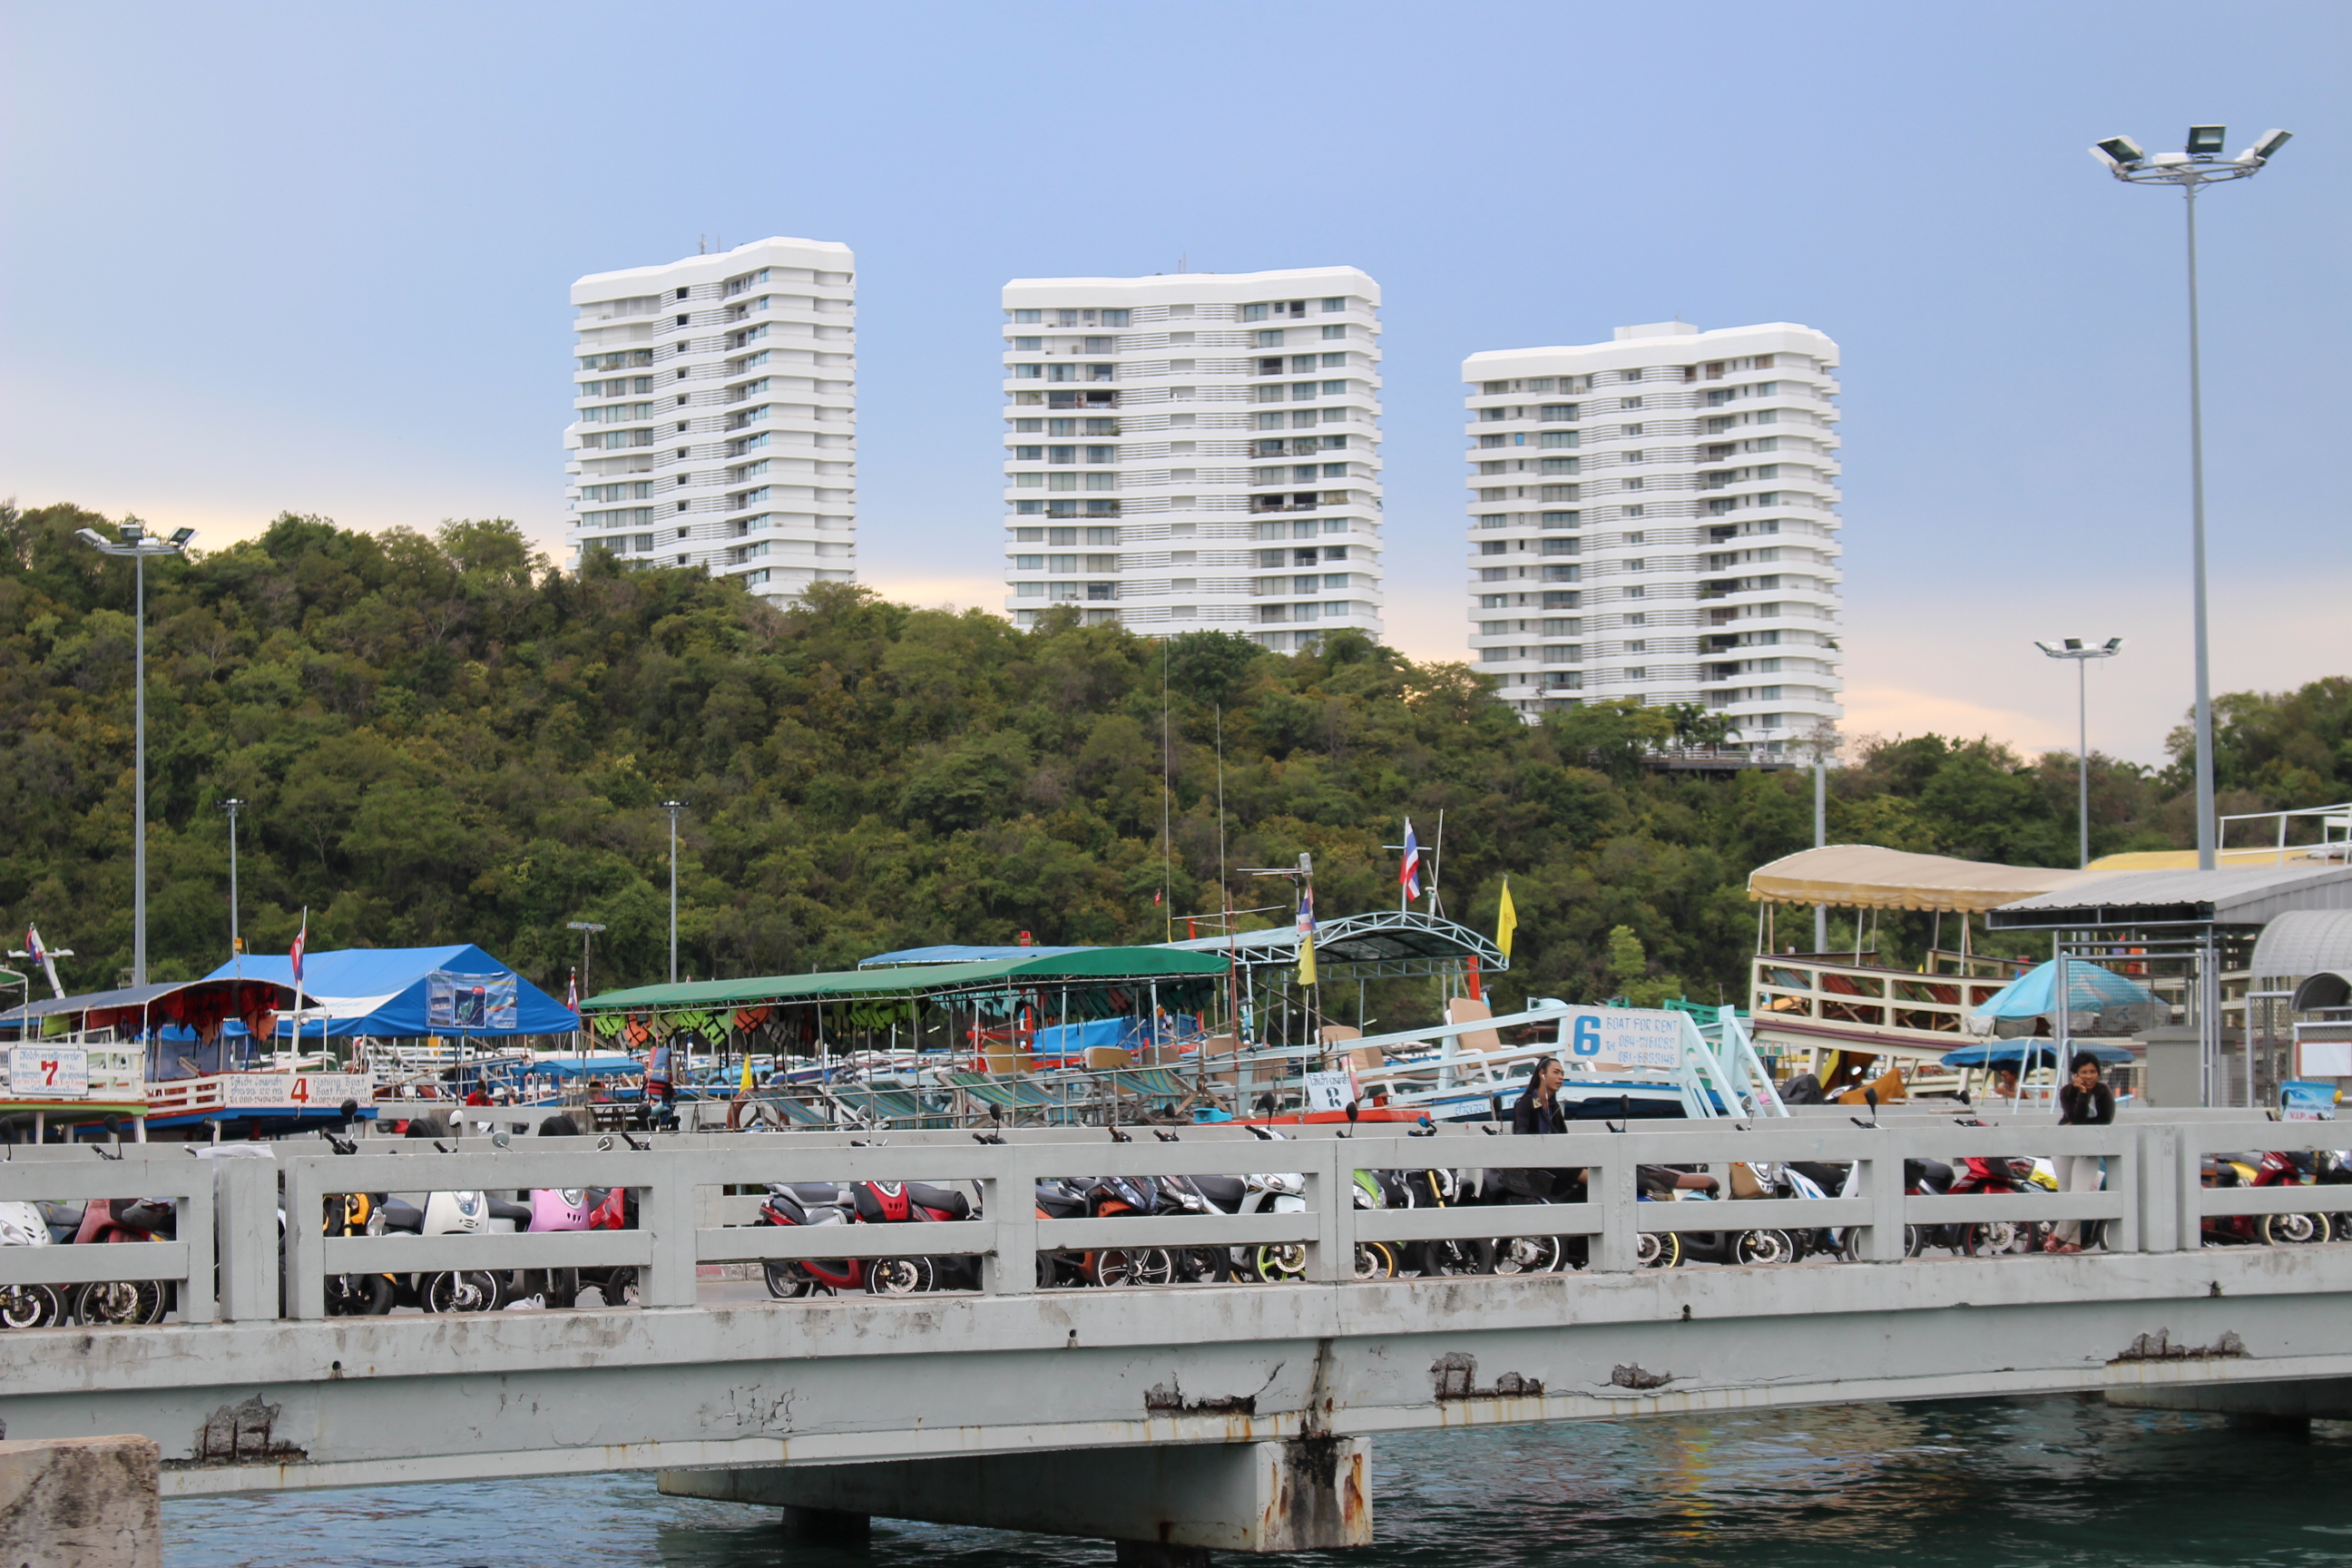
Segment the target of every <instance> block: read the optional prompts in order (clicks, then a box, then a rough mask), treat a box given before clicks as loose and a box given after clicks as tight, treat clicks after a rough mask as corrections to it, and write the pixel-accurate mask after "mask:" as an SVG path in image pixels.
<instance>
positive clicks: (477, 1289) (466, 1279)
mask: <svg viewBox="0 0 2352 1568" xmlns="http://www.w3.org/2000/svg"><path fill="white" fill-rule="evenodd" d="M498 1306H499V1277H498V1276H497V1275H495V1274H493V1273H491V1272H490V1271H489V1270H488V1269H487V1268H457V1269H450V1270H446V1271H445V1272H443V1273H439V1274H435V1275H432V1276H430V1277H428V1278H427V1279H425V1310H426V1311H428V1312H493V1311H496V1310H498Z"/></svg>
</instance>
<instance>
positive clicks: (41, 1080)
mask: <svg viewBox="0 0 2352 1568" xmlns="http://www.w3.org/2000/svg"><path fill="white" fill-rule="evenodd" d="M8 1092H9V1093H10V1094H12V1095H14V1096H15V1097H16V1098H17V1099H19V1100H87V1099H89V1052H88V1051H85V1050H80V1049H77V1048H74V1047H67V1046H12V1047H9V1049H8Z"/></svg>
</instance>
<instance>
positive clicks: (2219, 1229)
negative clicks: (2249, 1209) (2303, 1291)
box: [2200, 1150, 2342, 1247]
mask: <svg viewBox="0 0 2352 1568" xmlns="http://www.w3.org/2000/svg"><path fill="white" fill-rule="evenodd" d="M2319 1174H2320V1172H2319V1164H2318V1162H2317V1160H2316V1159H2315V1157H2314V1155H2313V1154H2312V1153H2311V1152H2308V1151H2296V1152H2279V1151H2276V1150H2273V1151H2269V1152H2264V1153H2262V1154H2257V1155H2253V1156H2252V1157H2248V1156H2244V1155H2239V1156H2235V1157H2232V1156H2229V1155H2216V1156H2211V1157H2209V1158H2208V1159H2206V1160H2205V1161H2203V1162H2201V1163H2200V1177H2201V1179H2202V1180H2203V1182H2204V1184H2205V1185H2207V1186H2209V1187H2291V1186H2304V1185H2306V1184H2310V1183H2312V1182H2314V1181H2315V1180H2316V1179H2318V1177H2319ZM2338 1179H2339V1180H2340V1179H2342V1178H2338ZM2336 1225H2337V1221H2336V1219H2334V1218H2331V1217H2330V1216H2329V1215H2326V1214H2266V1215H2207V1216H2206V1219H2205V1222H2204V1225H2203V1227H2202V1239H2203V1241H2204V1244H2205V1245H2206V1246H2208V1247H2214V1246H2229V1245H2232V1244H2235V1245H2245V1244H2248V1243H2259V1244H2260V1245H2262V1246H2263V1247H2305V1246H2309V1245H2311V1244H2312V1243H2314V1242H2320V1241H2326V1240H2329V1239H2331V1238H2332V1237H2334V1236H2335V1234H2336Z"/></svg>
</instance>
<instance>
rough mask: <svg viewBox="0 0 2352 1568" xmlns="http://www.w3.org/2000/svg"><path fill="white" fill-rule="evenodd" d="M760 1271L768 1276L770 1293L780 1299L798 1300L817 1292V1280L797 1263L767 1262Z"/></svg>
mask: <svg viewBox="0 0 2352 1568" xmlns="http://www.w3.org/2000/svg"><path fill="white" fill-rule="evenodd" d="M760 1271H761V1273H762V1274H765V1275H766V1276H767V1277H768V1294H769V1295H771V1296H773V1297H774V1298H775V1299H776V1300H779V1301H797V1300H800V1299H801V1298H802V1297H803V1296H808V1295H813V1294H814V1293H815V1290H816V1281H815V1280H814V1279H810V1278H809V1276H808V1273H807V1271H806V1270H805V1269H803V1268H800V1267H799V1266H798V1265H797V1264H793V1263H766V1264H762V1265H761V1270H760Z"/></svg>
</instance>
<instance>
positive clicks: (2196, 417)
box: [2091, 125, 2294, 871]
mask: <svg viewBox="0 0 2352 1568" xmlns="http://www.w3.org/2000/svg"><path fill="white" fill-rule="evenodd" d="M2293 134H2294V133H2293V132H2286V131H2265V132H2263V134H2262V138H2261V140H2259V141H2257V142H2255V143H2254V144H2253V145H2252V146H2251V147H2249V148H2247V149H2246V150H2245V151H2244V152H2242V153H2239V154H2238V155H2237V156H2236V157H2234V158H2224V157H2222V156H2221V146H2222V143H2223V142H2224V141H2225V139H2226V138H2227V137H2228V135H2229V130H2228V128H2227V127H2226V126H2221V125H2192V126H2190V127H2189V144H2188V146H2187V148H2186V149H2185V150H2184V151H2181V152H2179V153H2157V154H2156V155H2155V156H2154V157H2150V156H2149V155H2148V154H2147V153H2146V152H2145V151H2143V150H2142V149H2141V147H2140V144H2139V143H2138V142H2135V141H2133V140H2132V139H2131V138H2130V137H2128V136H2110V137H2108V138H2107V139H2106V140H2105V141H2104V142H2100V143H2099V144H2098V145H2096V146H2095V147H2093V148H2092V149H2091V156H2093V157H2094V158H2096V159H2097V160H2098V161H2099V162H2100V163H2103V164H2105V166H2106V170H2107V172H2108V173H2109V174H2113V175H2114V176H2115V177H2116V179H2118V180H2121V181H2123V182H2124V183H2125V184H2133V185H2178V186H2179V187H2180V194H2181V195H2182V196H2183V197H2185V198H2186V202H2185V210H2186V211H2187V213H2188V215H2189V540H2190V542H2189V553H2190V556H2191V559H2192V562H2193V570H2194V573H2195V586H2194V592H2193V597H2194V600H2195V605H2196V616H2197V638H2196V658H2197V866H2198V868H2199V869H2200V870H2204V871H2210V870H2211V869H2212V868H2213V836H2214V829H2215V823H2214V818H2213V691H2212V682H2211V679H2210V660H2209V659H2208V657H2207V647H2206V637H2205V391H2204V376H2203V367H2202V366H2201V364H2200V361H2199V357H2198V353H2199V351H2198V342H2197V193H2198V192H2199V191H2200V190H2201V189H2203V188H2204V187H2205V186H2207V185H2211V184H2220V183H2221V182H2222V181H2224V180H2243V179H2247V178H2250V177H2251V176H2252V175H2253V174H2257V173H2259V172H2260V171H2261V169H2262V167H2263V164H2265V163H2269V162H2270V161H2271V159H2272V158H2273V156H2275V155H2276V154H2277V153H2278V150H2279V149H2280V148H2281V147H2284V146H2285V145H2286V143H2287V140H2288V138H2289V137H2290V136H2292V135H2293Z"/></svg>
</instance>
